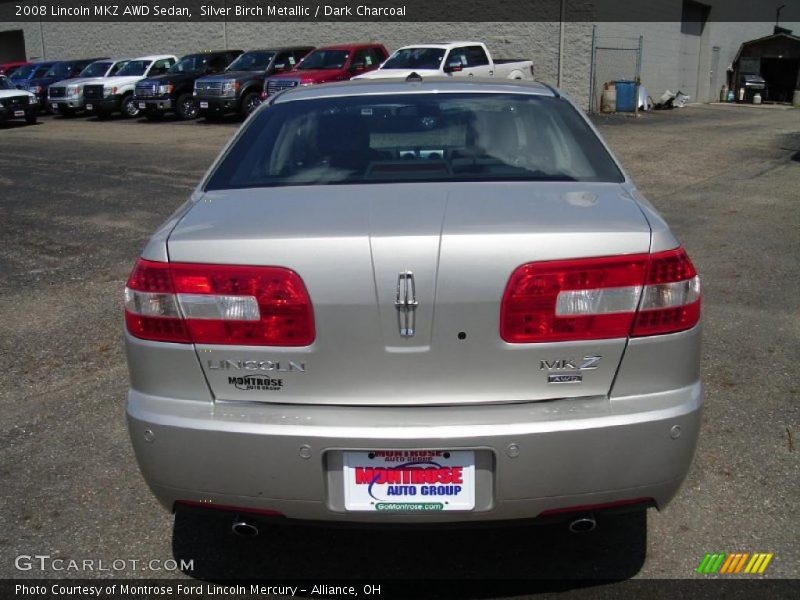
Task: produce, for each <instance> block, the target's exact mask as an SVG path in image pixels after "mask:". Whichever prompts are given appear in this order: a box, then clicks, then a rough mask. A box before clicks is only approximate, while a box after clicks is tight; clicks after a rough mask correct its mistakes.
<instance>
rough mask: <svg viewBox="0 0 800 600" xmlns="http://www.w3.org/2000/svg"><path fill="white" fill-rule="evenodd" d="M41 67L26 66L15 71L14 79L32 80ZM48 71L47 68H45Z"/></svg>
mask: <svg viewBox="0 0 800 600" xmlns="http://www.w3.org/2000/svg"><path fill="white" fill-rule="evenodd" d="M41 68H42V67H41V65H25V66H24V67H20V68H19V69H17V70H16V71H14V72H13V73H12V74H11V76H12V77H13V78H14V79H30V78H31V77H32V76H33V74H34V72H36V70H37V69H41ZM45 70H47V68H45Z"/></svg>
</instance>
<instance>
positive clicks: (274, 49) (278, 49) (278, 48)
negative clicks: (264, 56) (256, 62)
mask: <svg viewBox="0 0 800 600" xmlns="http://www.w3.org/2000/svg"><path fill="white" fill-rule="evenodd" d="M287 50H314V46H273V47H270V48H253V49H252V50H247V51H246V52H286V51H287Z"/></svg>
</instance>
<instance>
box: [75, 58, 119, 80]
mask: <svg viewBox="0 0 800 600" xmlns="http://www.w3.org/2000/svg"><path fill="white" fill-rule="evenodd" d="M113 64H114V63H110V62H94V63H92V64H90V65H89V66H88V67H86V68H85V69H84V70H83V71H81V74H80V76H81V77H102V76H103V75H105V74H106V71H108V70H109V69H110V68H111V65H113Z"/></svg>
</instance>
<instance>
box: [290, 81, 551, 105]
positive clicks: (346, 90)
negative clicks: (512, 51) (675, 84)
mask: <svg viewBox="0 0 800 600" xmlns="http://www.w3.org/2000/svg"><path fill="white" fill-rule="evenodd" d="M437 92H444V93H462V94H467V93H483V94H503V93H506V94H526V95H530V96H546V97H550V98H557V97H559V96H560V94H559V93H558V91H557V90H556V89H555V88H552V87H550V86H549V85H546V84H544V83H540V82H538V81H523V80H515V79H504V80H502V81H499V82H498V81H497V80H495V79H491V78H482V77H474V78H469V79H468V80H467V79H466V78H460V77H459V78H453V77H427V78H425V79H424V80H423V81H413V82H412V81H405V79H401V78H398V79H353V80H350V81H342V82H337V83H327V84H321V85H311V86H304V87H296V88H291V89H289V90H286V91H285V92H281V93H280V94H279V95H276V96H275V102H291V101H294V100H313V99H316V98H335V97H346V96H356V95H366V94H370V95H387V94H409V93H411V94H420V93H431V94H432V93H437Z"/></svg>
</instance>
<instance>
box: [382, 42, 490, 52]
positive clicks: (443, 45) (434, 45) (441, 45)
mask: <svg viewBox="0 0 800 600" xmlns="http://www.w3.org/2000/svg"><path fill="white" fill-rule="evenodd" d="M482 44H483V42H475V41H459V42H429V43H427V44H408V45H406V46H403V47H402V48H398V50H403V49H404V48H441V49H442V50H452V49H453V48H458V47H460V46H480V45H482Z"/></svg>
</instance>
